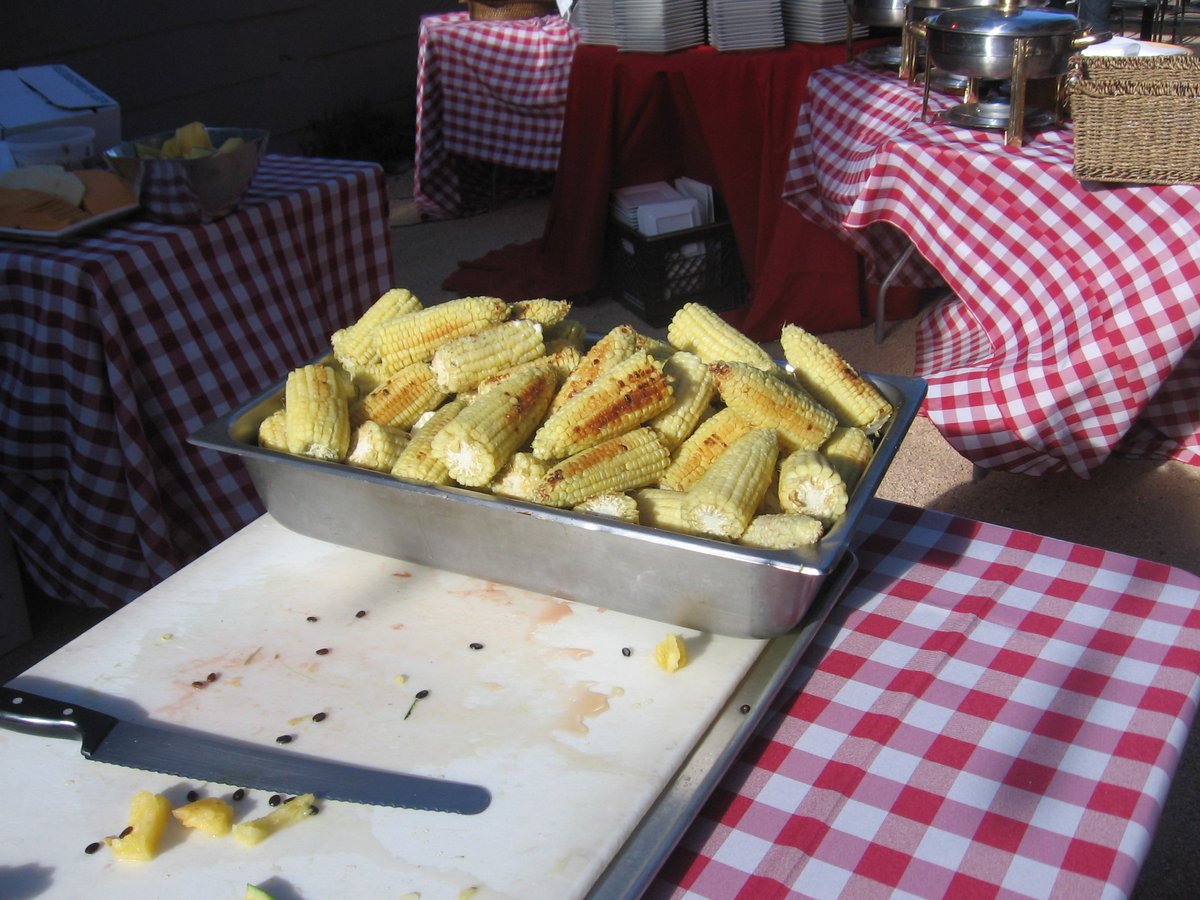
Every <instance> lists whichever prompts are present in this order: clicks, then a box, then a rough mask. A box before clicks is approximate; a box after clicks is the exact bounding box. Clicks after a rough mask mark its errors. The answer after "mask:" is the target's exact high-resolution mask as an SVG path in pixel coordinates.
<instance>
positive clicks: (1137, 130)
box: [1070, 54, 1200, 184]
mask: <svg viewBox="0 0 1200 900" xmlns="http://www.w3.org/2000/svg"><path fill="white" fill-rule="evenodd" d="M1074 62H1075V64H1076V72H1075V77H1073V78H1072V79H1071V87H1070V97H1071V117H1072V118H1073V119H1074V120H1075V177H1076V178H1078V179H1079V180H1080V181H1109V182H1121V183H1133V184H1196V183H1200V56H1194V55H1191V54H1187V55H1182V56H1147V57H1137V56H1133V57H1120V56H1078V57H1076V58H1075V60H1074Z"/></svg>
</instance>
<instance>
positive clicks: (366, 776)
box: [0, 687, 492, 815]
mask: <svg viewBox="0 0 1200 900" xmlns="http://www.w3.org/2000/svg"><path fill="white" fill-rule="evenodd" d="M0 726H3V727H4V728H7V729H11V730H13V731H22V732H26V733H30V734H37V735H42V736H44V737H63V738H75V739H78V740H80V741H81V742H82V749H83V755H84V756H85V757H86V758H87V759H92V760H97V761H99V762H107V763H115V764H116V765H120V766H132V767H134V768H137V769H147V770H149V771H152V772H162V773H165V774H168V775H177V776H179V777H181V778H188V779H191V780H195V781H205V782H217V783H219V784H226V785H229V786H231V787H234V788H238V787H242V788H255V789H258V790H265V791H278V792H280V793H286V794H304V793H312V794H316V795H317V796H318V797H322V798H324V799H328V800H347V801H349V802H351V803H370V804H374V805H377V806H401V807H405V808H407V809H424V810H432V811H434V812H451V813H460V814H462V815H474V814H476V813H481V812H483V811H484V810H485V809H487V808H488V804H490V803H491V800H492V795H491V793H490V792H489V791H488V790H487V788H485V787H482V786H480V785H476V784H466V783H463V782H459V781H446V780H443V779H441V778H428V777H425V776H422V775H410V774H405V773H399V772H387V771H384V770H382V769H368V768H363V767H361V766H355V765H350V764H346V763H339V762H333V761H331V760H327V759H319V758H317V757H313V756H303V755H301V754H297V753H292V752H291V751H288V750H284V749H282V748H275V747H261V746H259V745H257V744H251V743H248V742H246V741H239V740H233V739H230V738H223V737H220V736H217V735H213V734H206V733H204V732H199V731H191V730H188V729H183V728H174V727H165V726H156V725H143V724H141V723H138V722H128V721H123V720H121V719H118V718H115V717H114V716H110V715H108V714H107V713H102V712H97V711H96V710H92V709H85V708H84V707H82V706H80V705H79V704H77V703H66V702H63V701H60V700H51V699H49V698H47V697H41V696H39V695H37V694H31V693H30V692H28V691H23V690H15V689H13V688H8V687H0Z"/></svg>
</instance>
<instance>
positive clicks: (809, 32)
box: [781, 0, 870, 44]
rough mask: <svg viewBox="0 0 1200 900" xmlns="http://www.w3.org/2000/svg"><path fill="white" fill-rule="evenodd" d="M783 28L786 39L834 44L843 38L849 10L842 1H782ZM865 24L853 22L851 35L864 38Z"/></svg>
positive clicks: (844, 37) (866, 31) (867, 28)
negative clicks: (852, 33)
mask: <svg viewBox="0 0 1200 900" xmlns="http://www.w3.org/2000/svg"><path fill="white" fill-rule="evenodd" d="M781 2H782V4H783V27H784V31H785V33H786V34H787V39H788V40H789V41H804V42H806V43H809V44H835V43H837V42H838V41H844V40H845V39H846V24H847V19H848V18H849V15H850V13H849V10H848V8H847V6H846V3H845V0H781ZM869 31H870V28H869V26H867V25H861V24H859V23H857V22H856V23H855V24H854V37H855V38H856V39H857V38H864V37H866V36H867V34H868V33H869Z"/></svg>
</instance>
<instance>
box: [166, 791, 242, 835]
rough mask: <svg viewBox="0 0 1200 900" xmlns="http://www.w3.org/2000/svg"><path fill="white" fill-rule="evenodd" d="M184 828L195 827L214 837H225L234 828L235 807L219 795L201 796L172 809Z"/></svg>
mask: <svg viewBox="0 0 1200 900" xmlns="http://www.w3.org/2000/svg"><path fill="white" fill-rule="evenodd" d="M171 815H173V816H174V817H175V818H176V819H178V820H179V824H180V825H182V826H183V827H184V828H195V829H196V830H198V831H203V832H204V833H205V834H211V835H212V836H213V837H223V836H224V835H227V834H229V832H230V830H231V829H232V828H233V807H232V806H230V805H229V804H228V803H226V802H225V801H224V800H221V799H220V798H218V797H201V798H200V799H199V800H195V801H193V802H191V803H188V804H186V805H184V806H180V807H178V808H177V809H173V810H171Z"/></svg>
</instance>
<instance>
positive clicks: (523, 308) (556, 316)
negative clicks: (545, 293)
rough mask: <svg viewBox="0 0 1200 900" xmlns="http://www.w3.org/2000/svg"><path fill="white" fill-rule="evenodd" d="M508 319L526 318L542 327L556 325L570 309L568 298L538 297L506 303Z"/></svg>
mask: <svg viewBox="0 0 1200 900" xmlns="http://www.w3.org/2000/svg"><path fill="white" fill-rule="evenodd" d="M508 311H509V312H508V317H509V318H510V319H528V320H529V321H531V322H537V323H538V324H539V325H541V326H542V327H543V328H549V327H550V326H551V325H557V324H558V323H559V322H561V321H562V320H563V319H565V318H566V317H567V314H568V313H570V311H571V301H570V300H547V299H546V298H545V297H538V298H537V299H535V300H518V301H516V302H515V303H510V304H509V305H508Z"/></svg>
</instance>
